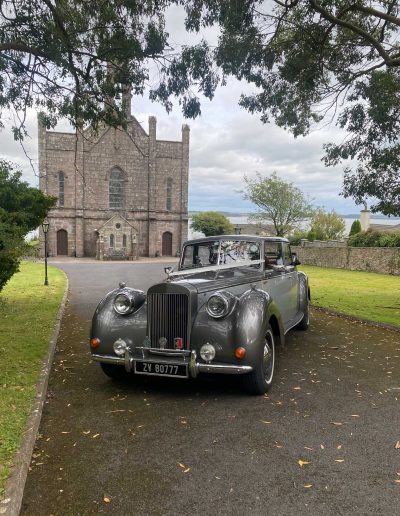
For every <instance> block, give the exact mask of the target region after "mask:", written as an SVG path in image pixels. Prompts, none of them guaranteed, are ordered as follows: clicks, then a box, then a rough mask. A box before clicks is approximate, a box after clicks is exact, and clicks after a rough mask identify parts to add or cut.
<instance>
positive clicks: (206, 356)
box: [200, 342, 215, 362]
mask: <svg viewBox="0 0 400 516" xmlns="http://www.w3.org/2000/svg"><path fill="white" fill-rule="evenodd" d="M200 356H201V358H202V359H203V360H204V362H211V360H214V357H215V348H214V346H213V345H212V344H209V343H208V342H207V344H203V346H201V348H200Z"/></svg>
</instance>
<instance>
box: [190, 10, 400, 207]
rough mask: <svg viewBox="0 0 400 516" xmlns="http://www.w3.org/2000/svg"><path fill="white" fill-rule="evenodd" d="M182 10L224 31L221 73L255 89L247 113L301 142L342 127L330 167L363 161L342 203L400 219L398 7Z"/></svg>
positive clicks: (349, 175)
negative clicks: (325, 126)
mask: <svg viewBox="0 0 400 516" xmlns="http://www.w3.org/2000/svg"><path fill="white" fill-rule="evenodd" d="M185 8H186V11H187V13H188V20H187V22H186V24H187V27H188V28H189V29H190V30H194V31H196V30H197V31H199V30H201V29H202V27H207V26H210V25H213V24H216V25H218V26H219V28H220V38H219V41H218V45H217V47H216V48H215V50H214V56H215V61H216V63H217V64H218V65H219V66H220V68H221V70H222V73H223V75H225V76H228V75H233V76H234V77H236V78H238V79H240V80H243V79H244V80H246V81H247V82H248V83H250V84H251V85H253V86H254V88H253V91H255V93H253V94H250V95H242V96H241V98H240V105H241V106H243V107H245V108H246V109H247V110H249V111H250V112H251V113H257V114H259V115H260V117H261V120H262V121H263V122H269V121H271V120H274V121H275V123H276V124H277V125H278V126H280V127H283V128H285V129H287V130H289V131H291V132H292V133H293V134H294V136H299V135H305V134H307V133H308V132H309V130H310V128H311V127H312V126H313V125H314V124H315V123H316V122H319V121H321V120H322V119H324V118H326V119H327V120H328V121H331V120H332V119H336V120H337V122H338V125H339V126H340V127H341V128H342V129H343V130H345V131H346V132H347V133H348V134H347V138H343V140H342V143H340V144H327V145H326V146H325V150H326V156H325V163H326V165H337V164H338V163H341V162H345V163H346V162H347V160H348V159H351V160H354V162H356V163H357V165H356V168H355V169H351V168H350V167H348V168H346V172H345V179H344V195H345V196H346V197H347V196H352V197H354V199H355V200H356V202H357V203H361V202H362V201H363V200H364V199H365V198H366V197H368V196H369V197H372V198H375V199H376V200H377V202H376V203H375V204H373V205H372V206H371V209H372V211H382V212H383V213H386V214H390V213H391V214H400V179H399V175H398V170H399V169H400V144H399V143H398V134H399V132H400V71H399V68H400V59H399V47H398V45H397V44H396V43H394V42H396V41H398V38H399V32H400V29H399V27H400V17H399V9H398V2H393V1H390V2H388V1H386V0H377V1H375V2H370V1H368V2H367V1H366V0H362V1H352V2H349V0H329V1H327V0H294V1H278V0H272V1H271V2H259V0H249V1H246V2H232V1H226V0H219V1H218V0H215V1H212V2H211V1H210V0H190V1H188V2H185ZM341 106H343V108H342V110H341V111H340V109H341ZM337 109H339V112H338V114H339V116H338V117H335V116H333V115H336V110H337Z"/></svg>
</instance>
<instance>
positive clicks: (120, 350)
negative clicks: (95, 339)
mask: <svg viewBox="0 0 400 516" xmlns="http://www.w3.org/2000/svg"><path fill="white" fill-rule="evenodd" d="M127 347H128V345H127V343H126V342H125V341H124V340H123V339H117V340H116V341H115V342H114V344H113V349H114V353H115V354H116V355H118V356H120V357H122V355H125V350H126V348H127Z"/></svg>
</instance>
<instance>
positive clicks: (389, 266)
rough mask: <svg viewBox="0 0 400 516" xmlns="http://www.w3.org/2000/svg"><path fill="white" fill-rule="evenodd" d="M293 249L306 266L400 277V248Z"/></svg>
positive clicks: (296, 247) (295, 247) (294, 247)
mask: <svg viewBox="0 0 400 516" xmlns="http://www.w3.org/2000/svg"><path fill="white" fill-rule="evenodd" d="M291 247H292V251H294V252H296V253H297V256H298V258H299V260H300V262H301V263H302V264H304V265H317V266H320V267H334V268H339V269H350V270H357V271H370V272H381V273H384V274H395V275H400V248H399V247H300V246H291Z"/></svg>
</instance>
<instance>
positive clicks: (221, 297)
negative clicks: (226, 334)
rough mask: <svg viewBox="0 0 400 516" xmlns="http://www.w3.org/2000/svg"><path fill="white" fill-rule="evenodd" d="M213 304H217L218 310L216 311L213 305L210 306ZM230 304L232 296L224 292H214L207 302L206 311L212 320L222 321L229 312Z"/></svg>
mask: <svg viewBox="0 0 400 516" xmlns="http://www.w3.org/2000/svg"><path fill="white" fill-rule="evenodd" d="M213 302H214V303H219V307H220V308H219V309H218V310H217V309H216V305H215V304H214V306H212V304H213ZM232 303H233V296H231V295H229V294H228V293H225V292H215V294H212V295H211V296H210V297H209V298H208V300H207V303H206V311H207V313H208V315H209V316H210V317H212V318H213V319H222V318H223V317H226V316H227V315H228V314H229V312H230V311H231V308H232Z"/></svg>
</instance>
